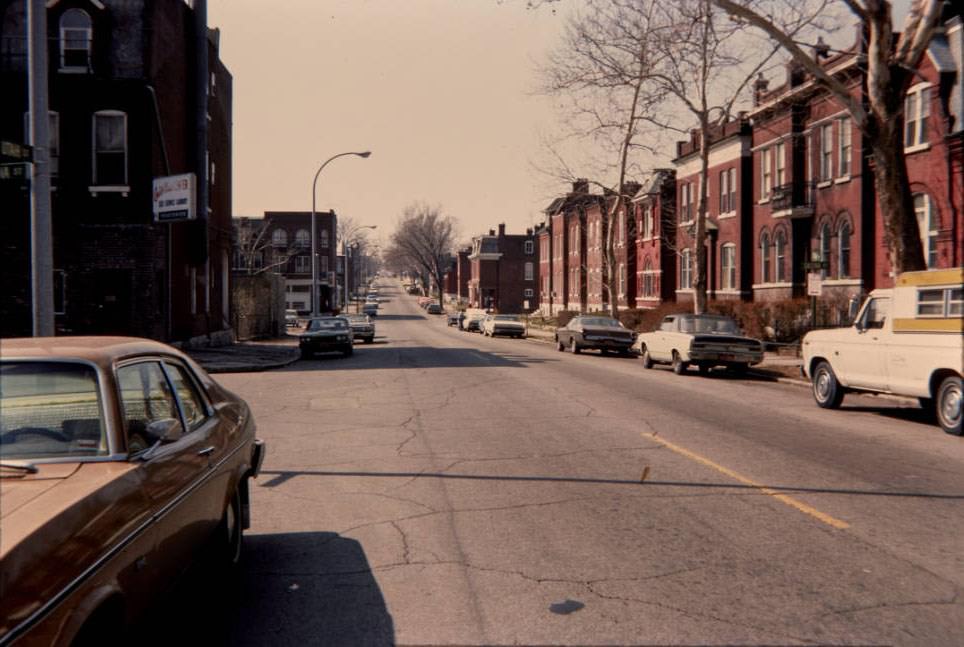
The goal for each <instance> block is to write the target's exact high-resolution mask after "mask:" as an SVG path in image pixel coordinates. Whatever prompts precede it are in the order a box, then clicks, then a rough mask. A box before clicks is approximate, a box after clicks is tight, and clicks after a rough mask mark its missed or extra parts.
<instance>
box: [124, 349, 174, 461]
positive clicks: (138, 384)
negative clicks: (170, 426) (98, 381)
mask: <svg viewBox="0 0 964 647" xmlns="http://www.w3.org/2000/svg"><path fill="white" fill-rule="evenodd" d="M117 384H118V387H119V389H120V396H121V408H122V411H123V416H124V432H125V434H126V435H127V450H128V451H129V452H131V453H134V452H139V451H143V450H145V449H148V448H149V447H150V445H149V444H148V436H147V433H146V432H147V427H148V426H149V425H150V424H151V423H152V422H157V421H159V420H168V419H174V420H180V418H179V416H178V413H177V403H176V400H175V398H174V391H173V390H172V389H171V385H170V384H169V383H168V381H167V377H166V376H165V374H164V371H163V370H162V369H161V365H160V364H159V363H157V362H140V363H137V364H132V365H128V366H122V367H121V368H119V369H117Z"/></svg>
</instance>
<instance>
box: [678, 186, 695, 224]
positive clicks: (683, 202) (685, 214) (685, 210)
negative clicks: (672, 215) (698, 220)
mask: <svg viewBox="0 0 964 647" xmlns="http://www.w3.org/2000/svg"><path fill="white" fill-rule="evenodd" d="M679 203H680V210H679V217H680V222H690V221H692V220H693V185H692V184H691V183H689V182H686V183H684V184H683V185H682V186H681V187H680V198H679Z"/></svg>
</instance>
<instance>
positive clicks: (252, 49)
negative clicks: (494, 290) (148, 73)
mask: <svg viewBox="0 0 964 647" xmlns="http://www.w3.org/2000/svg"><path fill="white" fill-rule="evenodd" d="M562 4H563V5H565V0H564V1H563V3H562ZM564 13H565V7H564V6H563V7H560V8H559V9H558V10H557V11H556V12H553V11H552V9H551V8H550V9H546V8H541V9H538V10H529V9H527V8H526V2H525V0H503V1H502V2H499V1H498V0H404V1H402V0H277V1H275V2H270V3H266V2H264V1H263V0H209V3H208V23H209V25H210V26H211V27H218V28H220V29H221V41H220V42H221V45H220V47H221V49H220V56H221V59H222V61H223V62H224V63H225V64H226V65H227V67H228V69H229V70H230V71H231V73H232V75H233V83H234V86H233V112H234V114H233V138H234V142H233V143H234V149H233V183H234V196H233V198H234V199H233V203H234V215H236V216H260V215H262V214H263V212H264V211H266V210H304V211H308V210H310V209H311V197H312V196H311V184H312V178H313V177H314V174H315V172H316V171H317V170H318V167H319V166H320V165H321V164H322V162H324V161H325V160H326V159H328V158H329V157H331V156H332V155H335V154H338V153H342V152H345V151H363V150H371V151H372V155H371V157H370V158H368V159H361V158H358V157H345V158H339V159H337V160H335V161H334V162H332V163H331V164H329V165H328V166H327V167H326V168H325V170H324V171H323V172H322V174H321V176H320V177H319V179H318V186H317V205H318V209H319V210H327V209H331V208H333V209H335V211H336V213H338V214H340V215H345V216H351V217H352V218H353V219H354V220H355V221H356V222H357V223H359V224H365V225H377V226H378V230H376V232H374V233H376V234H378V235H377V236H376V238H382V239H383V240H385V241H387V239H388V235H389V234H390V230H391V229H392V227H393V225H394V223H395V222H396V221H397V220H398V217H399V215H400V214H401V212H402V210H403V208H404V207H405V206H406V205H408V204H410V203H411V202H413V201H415V200H420V201H424V202H428V203H431V204H440V205H441V206H442V209H443V211H444V212H445V213H447V214H449V215H451V216H453V217H455V218H456V219H457V220H458V221H459V223H460V234H461V238H462V239H465V240H467V239H468V238H469V237H471V236H472V235H475V234H478V233H481V232H483V231H486V230H488V229H490V228H495V227H496V226H497V225H498V224H499V223H501V222H505V223H506V226H507V230H508V231H509V232H510V233H522V231H524V229H525V228H526V227H530V226H532V225H533V224H534V223H536V222H538V221H539V219H540V216H541V213H540V212H541V210H542V209H543V208H545V206H546V205H547V204H548V203H549V201H550V200H551V197H552V193H553V191H554V190H559V189H562V188H564V185H561V184H559V183H558V182H555V183H554V182H553V181H552V180H550V179H548V178H547V177H546V176H544V175H541V174H540V173H539V172H538V171H535V170H534V169H533V168H532V164H533V163H534V162H535V161H536V160H537V159H539V156H540V155H541V152H540V151H541V147H540V143H539V142H540V141H541V135H540V133H543V132H545V131H546V129H550V130H551V128H552V120H553V119H554V118H555V116H554V115H555V113H554V111H553V110H552V106H551V102H550V101H549V100H548V99H547V98H546V97H544V96H541V95H538V94H537V93H536V92H535V90H536V88H537V85H538V75H537V72H536V67H537V65H538V63H539V62H540V60H542V59H543V58H544V56H545V53H546V52H547V50H548V49H549V48H550V47H552V46H553V45H554V44H555V43H556V42H557V41H558V39H559V37H560V35H561V29H562V25H563V15H564Z"/></svg>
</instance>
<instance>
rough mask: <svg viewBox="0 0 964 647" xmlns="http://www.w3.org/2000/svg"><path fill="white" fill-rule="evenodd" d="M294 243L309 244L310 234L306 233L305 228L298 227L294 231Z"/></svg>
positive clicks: (301, 245)
mask: <svg viewBox="0 0 964 647" xmlns="http://www.w3.org/2000/svg"><path fill="white" fill-rule="evenodd" d="M295 245H297V246H298V247H310V246H311V234H309V233H308V230H307V229H299V230H298V231H297V232H296V233H295Z"/></svg>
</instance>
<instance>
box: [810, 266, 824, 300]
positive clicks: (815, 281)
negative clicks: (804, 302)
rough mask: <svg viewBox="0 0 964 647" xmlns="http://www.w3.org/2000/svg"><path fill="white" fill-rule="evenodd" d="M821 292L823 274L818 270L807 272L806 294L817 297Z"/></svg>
mask: <svg viewBox="0 0 964 647" xmlns="http://www.w3.org/2000/svg"><path fill="white" fill-rule="evenodd" d="M822 293H823V276H822V275H821V274H820V272H810V273H809V274H807V296H808V297H819V296H820V295H821V294H822Z"/></svg>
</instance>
